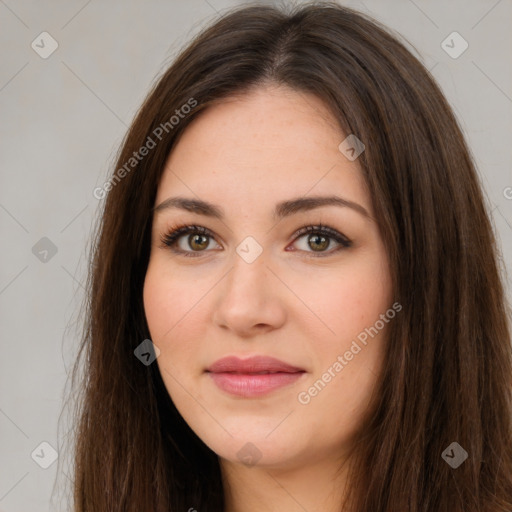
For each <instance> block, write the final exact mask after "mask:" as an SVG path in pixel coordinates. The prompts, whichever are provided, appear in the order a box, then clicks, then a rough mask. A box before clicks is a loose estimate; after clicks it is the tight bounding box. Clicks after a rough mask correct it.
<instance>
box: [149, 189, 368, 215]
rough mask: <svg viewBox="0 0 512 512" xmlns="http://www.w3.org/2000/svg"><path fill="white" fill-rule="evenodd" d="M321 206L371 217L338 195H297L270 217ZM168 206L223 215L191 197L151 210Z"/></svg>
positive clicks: (358, 206) (222, 212) (214, 208)
mask: <svg viewBox="0 0 512 512" xmlns="http://www.w3.org/2000/svg"><path fill="white" fill-rule="evenodd" d="M322 206H341V207H347V208H351V209H352V210H355V211H356V212H358V213H360V214H361V215H363V216H364V217H367V218H368V219H371V216H370V214H369V213H368V211H367V210H366V209H365V208H364V207H363V206H361V205H360V204H358V203H355V202H353V201H349V200H348V199H344V198H342V197H339V196H334V195H333V196H309V197H298V198H295V199H290V200H287V201H282V202H280V203H277V205H276V206H275V208H274V211H273V214H272V217H273V219H274V220H280V219H283V218H285V217H289V216H291V215H294V214H296V213H299V212H305V211H309V210H313V209H315V208H320V207H322ZM169 208H179V209H182V210H186V211H188V212H192V213H196V214H198V215H205V216H207V217H213V218H215V219H219V220H223V219H224V217H225V213H224V210H223V209H222V208H221V207H220V206H217V205H214V204H212V203H208V202H207V201H202V200H201V199H191V198H186V197H180V196H178V197H170V198H168V199H166V200H164V201H162V202H161V203H160V204H159V205H158V206H155V207H154V208H153V209H152V211H153V212H154V213H158V212H161V211H163V210H166V209H169Z"/></svg>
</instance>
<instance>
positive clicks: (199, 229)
mask: <svg viewBox="0 0 512 512" xmlns="http://www.w3.org/2000/svg"><path fill="white" fill-rule="evenodd" d="M185 235H188V236H187V237H185ZM213 237H214V235H213V233H212V232H211V231H210V230H209V229H207V228H205V227H203V226H183V225H182V226H175V227H173V228H171V229H170V230H169V231H168V232H167V234H165V235H163V236H162V238H161V239H160V241H161V242H162V244H163V245H164V246H166V247H170V248H171V250H172V251H173V252H176V253H178V254H183V255H184V256H192V257H195V256H201V254H200V253H201V252H203V251H205V250H206V249H208V247H209V245H210V242H211V241H212V240H213ZM187 246H188V247H187ZM177 247H178V248H177ZM219 247H220V246H219ZM189 249H192V250H189Z"/></svg>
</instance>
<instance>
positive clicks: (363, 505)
mask: <svg viewBox="0 0 512 512" xmlns="http://www.w3.org/2000/svg"><path fill="white" fill-rule="evenodd" d="M264 83H276V84H282V85H286V86H288V87H291V88H293V89H295V90H298V91H304V92H309V93H313V94H315V95H316V96H317V97H319V98H321V99H322V100H323V101H324V102H325V103H326V105H327V106H328V107H329V108H330V110H331V112H332V113H333V115H334V116H335V117H336V118H337V119H338V120H339V123H340V128H341V129H340V142H341V140H342V139H343V138H344V136H346V135H347V134H356V136H357V137H358V138H359V139H360V140H361V141H363V143H364V144H365V146H366V149H365V151H364V152H363V153H362V154H361V156H360V157H359V159H358V162H359V164H360V166H361V169H362V173H363V176H364V179H365V181H366V184H367V187H368V190H369V193H370V196H371V199H372V202H373V207H374V211H375V218H376V219H377V220H378V223H379V228H380V232H381V235H382V238H383V240H384V243H385V246H386V249H387V253H388V256H389V261H390V264H391V273H392V280H393V287H394V296H395V297H396V300H398V301H399V302H400V303H401V304H402V306H403V311H402V312H401V314H400V315H399V316H397V318H396V320H395V321H394V323H392V324H390V330H389V339H388V343H387V351H386V354H385V361H384V367H383V372H382V375H381V378H380V380H379V385H378V388H377V390H376V400H375V403H374V405H373V407H372V408H371V410H370V411H369V413H368V418H367V421H365V422H364V424H363V425H362V426H361V429H360V432H359V437H358V439H357V442H356V443H355V445H354V454H353V461H352V465H351V468H352V472H351V478H352V480H351V485H349V486H347V488H349V489H350V498H351V501H350V503H351V509H353V510H354V511H360V512H363V511H364V512H368V511H371V512H385V511H386V512H391V511H393V512H406V511H407V512H420V511H423V512H427V511H428V512H432V511H436V512H442V511H450V512H461V511H463V510H464V512H477V511H478V512H490V511H492V512H498V511H501V512H510V511H511V510H512V424H511V422H512V419H511V418H512V396H511V394H512V354H511V352H512V349H511V339H510V331H509V325H508V316H509V314H510V313H509V311H508V309H507V306H506V301H505V296H504V291H503V287H502V282H501V280H500V273H499V268H498V263H497V262H498V249H497V247H496V243H495V239H494V235H493V229H492V225H491V223H490V214H489V213H488V209H487V208H486V205H485V203H484V200H483V196H482V190H481V184H480V182H479V179H478V177H477V173H476V171H475V166H474V163H473V161H472V158H471V155H470V151H469V150H468V148H467V146H466V143H465V141H464V138H463V135H462V133H461V130H460V128H459V126H458V124H457V121H456V119H455V118H454V115H453V113H452V111H451V109H450V107H449V105H448V104H447V102H446V100H445V98H444V97H443V95H442V93H441V92H440V90H439V87H438V86H437V85H436V83H435V82H434V80H433V79H432V77H431V76H430V74H429V73H428V71H426V69H425V68H424V67H423V66H422V64H421V63H420V62H419V61H418V60H417V59H416V58H415V57H414V56H413V55H412V54H411V53H410V52H409V51H408V50H407V49H406V47H405V45H404V44H403V43H401V42H400V41H399V39H398V37H397V36H395V35H393V34H392V33H390V32H389V31H388V30H387V29H385V28H384V27H382V26H381V25H380V24H379V23H377V22H376V21H374V20H372V19H370V18H368V17H367V16H365V15H362V14H360V13H357V12H355V11H353V10H351V9H348V8H345V7H341V6H339V5H337V4H331V3H322V4H313V5H302V6H298V7H295V8H293V9H291V10H290V11H285V10H284V9H278V8H274V7H265V6H253V7H245V8H238V9H235V10H234V11H231V12H229V13H228V14H226V15H224V16H222V17H221V18H220V19H219V20H217V21H216V22H215V23H214V24H212V25H211V26H210V27H208V28H207V29H206V30H204V31H203V32H202V33H201V34H199V35H198V36H197V37H196V38H195V40H194V41H193V42H192V43H191V44H190V45H189V46H188V47H187V48H186V49H185V50H184V51H183V52H182V53H181V54H180V55H179V56H178V57H177V58H176V60H175V61H174V63H173V64H172V65H171V67H170V68H169V69H168V70H167V71H166V72H165V73H164V74H163V76H162V77H161V78H160V79H159V80H158V82H157V83H156V85H155V86H154V87H153V89H152V91H151V92H150V94H149V95H148V97H147V99H146V100H145V102H144V104H143V105H142V107H141V108H140V110H139V112H138V114H137V116H136V118H135V120H134V122H133V123H132V125H131V128H130V130H129V132H128V134H127V136H126V138H125V140H124V142H123V144H122V147H121V150H120V152H119V157H118V161H117V164H116V167H115V169H114V170H113V173H112V176H111V179H110V181H109V183H108V184H106V185H105V186H104V187H103V189H102V191H100V192H98V193H97V197H99V198H100V199H102V195H106V198H105V199H104V209H103V211H102V216H101V222H100V224H99V226H98V230H97V238H96V239H95V241H94V245H93V248H92V249H93V255H92V260H91V266H90V274H89V281H88V299H87V304H86V313H85V318H86V326H85V331H84V335H83V342H82V345H81V349H80V357H78V358H77V361H76V366H75V372H78V368H79V367H82V368H83V371H84V377H83V379H81V380H80V384H79V385H80V390H81V399H80V401H79V418H78V421H77V426H76V432H75V436H76V451H75V487H74V508H75V511H76V512H100V511H101V512H103V511H109V512H110V511H123V512H127V511H137V512H149V511H152V512H169V511H181V510H189V509H190V508H195V509H196V510H198V511H201V512H204V511H212V512H220V511H221V510H223V507H224V497H223V490H222V480H221V476H220V469H219V462H218V458H217V456H216V454H215V453H213V452H212V451H211V450H210V449H209V448H208V447H207V446H206V445H205V444H204V443H203V442H202V441H201V440H200V439H199V438H198V437H197V436H196V435H195V434H194V432H193V431H192V430H191V429H190V427H189V426H188V425H187V424H186V423H185V421H184V420H183V419H182V417H181V416H180V414H179V413H178V412H177V410H176V408H175V407H174V405H173V403H172V401H171V399H170V397H169V395H168V393H167V391H166V389H165V386H164V385H163V382H162V379H161V376H160V374H159V370H158V366H157V365H156V364H152V365H149V366H145V365H144V364H141V362H140V361H139V360H138V359H137V358H136V357H135V356H134V350H135V348H136V347H137V346H138V345H139V344H140V343H141V342H142V341H143V340H145V339H147V338H149V331H148V327H147V323H146V319H145V315H144V308H143V301H142V289H143V282H144V276H145V272H146V268H147V264H148V259H149V251H150V237H151V222H152V216H151V209H152V207H153V205H154V200H155V196H156V191H157V187H158V183H159V179H160V177H161V175H162V171H163V169H164V164H165V161H166V159H167V157H168V155H169V153H170V152H171V151H172V148H173V147H174V145H175V144H176V141H177V140H178V137H179V135H180V134H181V133H183V131H184V130H185V129H186V127H187V125H188V124H189V123H190V122H191V121H192V120H193V119H194V118H196V116H197V115H198V113H200V112H202V111H204V109H205V108H207V107H208V105H211V104H212V103H214V102H215V101H217V100H220V99H222V98H225V97H228V96H229V95H233V94H243V93H244V92H246V91H248V90H249V89H250V88H251V87H258V86H261V85H262V84H264ZM184 105H189V107H190V108H184V107H183V106H184ZM191 105H194V106H193V107H191ZM172 116H175V119H174V120H171V118H172ZM178 118H179V119H178ZM156 134H159V136H158V137H157V135H156ZM343 134H345V135H343ZM149 140H151V141H152V142H153V143H154V145H153V144H151V143H150V142H149ZM143 146H147V147H149V146H151V148H150V149H149V151H148V152H147V154H145V156H141V154H140V148H141V147H143ZM134 153H137V155H138V156H137V158H135V157H134V156H133V155H134ZM133 158H135V160H131V159H133ZM123 168H124V172H123V171H121V169H123ZM107 192H108V193H107ZM80 365H81V366H80ZM453 442H457V443H458V444H459V445H460V446H461V447H462V448H463V449H464V450H465V451H466V452H467V454H468V458H467V459H466V460H465V461H464V462H463V463H462V464H461V465H460V466H459V467H457V468H453V467H452V466H451V465H450V464H448V463H447V462H446V461H445V460H443V456H442V455H443V453H445V450H446V449H447V448H448V447H449V446H450V445H451V443H453ZM341 509H342V504H341V503H340V510H341Z"/></svg>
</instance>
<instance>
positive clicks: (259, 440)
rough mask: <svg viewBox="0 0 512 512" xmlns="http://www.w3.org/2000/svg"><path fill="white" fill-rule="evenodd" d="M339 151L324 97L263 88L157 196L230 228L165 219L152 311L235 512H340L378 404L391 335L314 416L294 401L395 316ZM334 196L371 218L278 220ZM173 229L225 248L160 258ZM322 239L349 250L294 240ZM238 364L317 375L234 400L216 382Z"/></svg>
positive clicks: (326, 392)
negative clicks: (195, 208)
mask: <svg viewBox="0 0 512 512" xmlns="http://www.w3.org/2000/svg"><path fill="white" fill-rule="evenodd" d="M344 138H345V135H343V134H342V133H341V132H340V128H339V126H338V125H337V123H336V121H335V119H334V118H333V117H332V114H331V113H330V112H329V111H328V109H327V108H326V106H325V105H324V104H323V103H322V102H321V101H320V100H319V99H318V98H316V97H315V96H313V95H309V94H304V93H301V92H297V91H294V90H291V89H288V88H284V87H282V86H276V85H268V84H267V85H262V86H259V87H258V88H256V89H254V90H252V91H251V92H249V93H246V94H244V95H243V96H239V97H230V98H229V99H227V100H223V101H222V102H221V103H218V104H216V105H214V106H212V107H210V108H208V109H207V110H205V111H204V112H203V113H202V114H201V115H199V116H198V117H197V118H196V119H195V120H194V121H193V122H192V123H191V124H190V125H189V127H187V129H186V130H185V131H184V133H183V135H182V137H181V138H180V140H179V142H178V144H177V146H176V147H175V149H174V150H173V152H172V154H171V155H170V157H169V159H168V161H167V164H166V168H165V170H164V173H163V176H162V180H161V182H160V184H159V188H158V192H157V197H156V201H155V206H156V205H159V204H161V203H162V202H163V201H164V200H166V199H168V198H170V197H174V196H178V195H179V196H184V197H187V198H193V199H202V200H205V201H208V202H210V203H214V204H216V205H218V206H219V207H221V208H222V209H223V210H224V214H225V218H224V219H223V220H219V219H215V218H211V217H206V216H204V215H201V214H199V213H193V212H188V211H185V210H182V209H177V208H167V209H162V210H160V211H158V212H156V213H155V214H154V219H153V231H152V247H151V255H150V261H149V266H148V269H147V274H146V279H145V284H144V307H145V312H146V317H147V321H148V325H149V329H150V333H151V337H152V340H153V342H154V344H155V345H156V346H157V347H158V348H159V349H160V355H159V357H158V358H157V360H156V361H157V364H158V367H159V369H160V372H161V374H162V377H163V380H164V383H165V385H166V388H167V390H168V392H169V394H170V396H171V398H172V399H173V401H174V403H175V405H176V407H177V409H178V410H179V412H180V414H181V415H182V416H183V417H184V419H185V420H186V421H187V423H188V424H189V425H190V427H191V428H192V429H193V430H194V431H195V432H196V433H197V435H198V436H199V437H200V438H201V439H202V440H203V441H204V442H205V443H206V444H207V445H208V446H209V447H210V448H211V449H212V450H213V451H214V452H215V453H217V454H218V456H219V458H220V459H219V460H220V464H221V470H222V475H223V482H224V487H225V493H226V501H227V505H226V511H228V512H235V511H242V510H243V511H244V512H251V511H253V510H254V511H256V510H258V511H261V510H266V511H267V510H268V511H278V510H279V511H283V510H286V511H296V510H297V511H299V510H301V511H303V510H304V509H306V510H308V511H309V512H313V511H320V510H322V511H323V512H329V511H335V510H337V511H339V504H340V501H341V499H342V497H343V486H344V483H345V481H346V467H347V466H346V465H343V469H342V470H341V471H338V469H339V468H340V465H341V464H342V463H343V462H346V460H347V452H348V450H349V449H350V448H351V446H352V440H353V436H354V434H355V433H356V432H357V431H358V428H359V427H360V425H361V421H362V418H363V414H364V413H365V410H366V408H367V406H368V403H369V399H370V397H371V394H372V392H373V391H374V388H375V384H376V382H377V379H378V375H379V372H380V370H381V363H382V360H383V353H384V352H383V351H384V346H385V335H386V327H384V328H383V329H382V330H381V331H379V334H378V335H376V336H375V337H373V338H369V341H368V343H367V345H366V346H362V345H361V346H362V350H361V351H360V352H358V353H357V354H356V355H354V357H353V359H352V360H350V361H346V359H345V361H346V362H347V365H346V366H344V367H343V369H342V371H339V372H334V375H335V377H332V378H331V380H330V382H328V383H327V384H326V385H325V387H324V388H323V389H322V390H321V391H320V392H318V393H317V395H316V396H314V397H311V400H310V401H309V403H307V404H303V403H300V402H299V400H298V394H299V393H300V392H303V391H304V390H306V391H307V390H308V388H309V387H311V386H313V384H314V383H315V381H317V380H318V379H319V378H321V377H322V375H323V374H324V373H325V372H326V371H327V370H328V369H329V368H332V366H333V364H334V363H335V362H336V361H337V360H338V359H337V358H338V356H340V355H341V356H343V354H345V352H346V351H347V350H349V349H350V347H351V344H352V342H353V340H355V339H356V337H357V335H358V334H359V333H361V332H362V331H364V329H365V328H368V327H370V326H373V325H374V324H375V322H376V320H378V319H379V315H381V314H384V313H385V312H386V310H388V309H389V308H390V307H391V304H392V302H393V301H392V287H391V281H390V273H389V264H388V260H387V256H386V252H385V249H384V246H383V243H382V239H381V237H380V234H379V231H378V228H377V225H376V223H375V221H374V220H373V211H372V205H371V201H370V197H369V195H368V193H367V191H366V189H365V186H364V181H363V178H362V175H361V172H360V168H359V165H358V163H357V160H355V161H353V162H351V161H349V160H348V159H347V158H346V157H345V156H344V155H343V154H342V153H341V152H340V151H339V150H338V145H339V144H340V142H341V141H342V140H343V139H344ZM332 194H336V195H338V196H340V197H343V198H345V199H348V200H350V201H353V202H354V203H357V204H359V205H360V206H362V207H364V208H365V209H366V210H367V212H368V214H369V215H368V216H365V215H363V214H361V213H359V212H358V211H356V210H355V209H352V208H350V207H346V206H345V207H339V206H333V205H330V206H322V207H320V208H315V209H313V210H310V211H302V212H298V213H295V214H293V215H290V216H289V217H285V218H283V219H282V220H280V221H276V220H275V219H273V218H272V211H273V209H274V206H275V205H276V204H277V203H278V202H280V201H284V200H289V199H292V198H298V197H302V196H307V197H310V196H317V195H319V196H329V195H332ZM178 223H179V224H181V223H183V224H187V225H188V224H196V225H200V226H204V227H206V228H208V229H209V230H211V231H212V232H213V233H214V237H213V238H209V239H207V240H210V243H209V245H207V247H206V249H205V250H203V251H200V250H198V248H197V245H193V242H192V245H190V243H188V237H189V235H187V234H185V235H182V237H181V239H180V242H179V247H180V248H181V249H182V250H183V251H189V252H194V251H195V254H199V256H197V257H187V256H184V255H182V254H176V253H174V252H172V250H171V249H170V248H169V247H167V246H165V245H163V244H162V243H161V241H160V238H161V237H162V236H163V235H165V234H166V232H167V230H168V229H169V228H170V227H172V226H173V225H176V224H178ZM319 223H322V224H324V225H328V226H330V227H331V228H333V229H335V230H336V231H338V232H339V233H341V234H343V235H344V236H345V237H348V238H349V239H350V240H351V241H352V246H351V247H349V248H342V249H341V250H340V251H336V252H335V249H336V248H337V247H339V244H338V243H337V242H336V241H335V240H333V239H329V238H328V239H327V240H330V242H329V246H328V247H327V248H325V247H324V246H322V243H321V242H320V246H318V245H315V241H314V240H313V241H311V236H310V235H308V234H307V233H306V234H305V235H301V236H299V237H297V236H294V235H295V233H296V232H297V230H299V229H300V228H302V227H304V226H308V225H312V226H315V225H318V224H319ZM248 236H251V237H253V238H254V239H255V240H256V241H257V242H258V244H259V245H260V246H261V248H262V249H263V252H262V253H261V254H260V255H259V256H258V257H257V258H256V259H255V261H253V262H252V263H247V262H246V261H245V260H244V259H243V258H242V257H240V256H239V254H238V253H237V252H236V248H237V246H238V245H239V244H240V243H241V242H242V241H243V240H244V239H245V238H246V237H248ZM308 236H309V238H310V241H309V243H308ZM313 238H314V236H313ZM203 242H204V241H202V240H199V243H203ZM317 244H318V242H317ZM203 245H206V244H203ZM322 247H324V248H323V249H322ZM319 254H320V255H319ZM315 255H316V256H315ZM228 355H237V356H239V357H240V358H246V357H249V356H252V355H268V356H272V357H275V358H277V359H280V360H282V361H285V362H287V363H289V364H292V365H294V366H298V367H301V368H303V369H305V370H306V371H305V373H304V374H303V375H302V377H301V378H300V379H299V380H298V381H296V382H294V383H293V384H291V385H288V386H286V387H283V388H281V389H279V390H276V391H272V392H271V393H269V394H267V395H264V396H262V397H258V398H242V397H234V396H232V395H228V394H227V393H225V392H224V391H222V390H220V389H219V388H218V387H217V386H216V385H215V384H214V383H213V381H212V379H211V378H210V376H209V375H208V374H207V373H205V369H206V368H207V367H208V366H209V365H211V364H212V363H213V362H215V361H216V360H218V359H220V358H221V357H224V356H228ZM338 361H339V360H338ZM332 373H333V371H332V370H331V374H332ZM248 442H250V443H252V444H253V445H254V446H255V447H256V448H257V452H256V453H258V454H259V457H260V458H259V459H258V460H257V461H256V458H254V459H253V462H252V463H249V464H244V463H243V462H242V461H241V460H240V455H237V454H238V453H239V451H240V450H242V453H245V452H244V451H243V450H248V448H247V447H246V443H248ZM244 446H245V448H244Z"/></svg>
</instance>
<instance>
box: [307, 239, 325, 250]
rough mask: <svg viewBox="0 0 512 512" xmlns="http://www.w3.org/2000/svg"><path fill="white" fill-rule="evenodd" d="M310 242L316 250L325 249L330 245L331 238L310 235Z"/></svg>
mask: <svg viewBox="0 0 512 512" xmlns="http://www.w3.org/2000/svg"><path fill="white" fill-rule="evenodd" d="M308 244H309V246H310V247H311V248H312V249H313V250H314V251H317V250H319V251H324V250H325V249H327V247H329V239H328V238H327V237H325V236H323V235H309V236H308Z"/></svg>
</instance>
